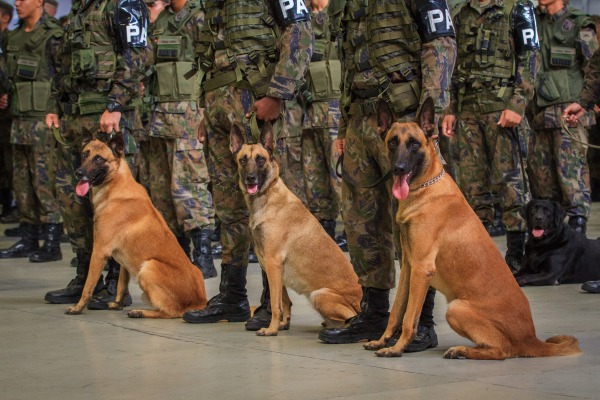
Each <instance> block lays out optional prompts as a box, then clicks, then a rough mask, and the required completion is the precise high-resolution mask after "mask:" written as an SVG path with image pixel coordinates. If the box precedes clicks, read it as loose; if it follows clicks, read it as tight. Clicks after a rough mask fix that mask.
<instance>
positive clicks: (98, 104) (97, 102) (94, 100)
mask: <svg viewBox="0 0 600 400" xmlns="http://www.w3.org/2000/svg"><path fill="white" fill-rule="evenodd" d="M106 99H107V97H106V96H105V95H103V94H99V93H93V92H84V93H82V94H80V95H79V97H78V99H77V104H78V105H79V114H81V115H86V114H102V113H103V112H104V110H106Z"/></svg>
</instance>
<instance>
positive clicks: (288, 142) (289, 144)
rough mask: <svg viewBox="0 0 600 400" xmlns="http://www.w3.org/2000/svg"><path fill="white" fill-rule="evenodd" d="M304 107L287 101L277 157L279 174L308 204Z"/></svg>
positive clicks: (305, 203)
mask: <svg viewBox="0 0 600 400" xmlns="http://www.w3.org/2000/svg"><path fill="white" fill-rule="evenodd" d="M301 123H302V108H301V107H300V105H299V104H298V102H296V101H288V102H286V109H285V124H284V126H283V129H282V130H281V132H280V133H279V135H278V138H277V147H276V151H275V157H276V159H277V162H278V163H279V176H280V177H281V179H283V182H284V183H285V185H286V186H287V187H288V189H290V190H291V191H292V193H294V194H295V195H296V196H297V197H298V198H299V199H300V200H301V201H302V203H303V204H304V205H305V206H306V205H307V199H306V191H305V185H304V177H303V169H302V163H303V158H302V157H303V156H302V128H301V126H300V125H301Z"/></svg>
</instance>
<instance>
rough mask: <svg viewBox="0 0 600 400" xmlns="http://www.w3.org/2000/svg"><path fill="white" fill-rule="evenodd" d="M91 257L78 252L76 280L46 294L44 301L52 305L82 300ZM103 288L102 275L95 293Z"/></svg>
mask: <svg viewBox="0 0 600 400" xmlns="http://www.w3.org/2000/svg"><path fill="white" fill-rule="evenodd" d="M90 256H91V255H90V254H87V253H85V252H83V251H77V275H76V276H75V279H72V280H71V282H69V284H68V285H67V287H66V288H64V289H59V290H53V291H51V292H48V293H46V296H45V297H44V300H46V301H47V302H48V303H52V304H75V303H77V302H78V301H79V299H80V298H81V293H82V292H83V286H84V285H85V280H86V278H87V274H88V270H89V268H90ZM103 286H104V280H103V279H102V275H100V278H99V279H98V283H96V287H95V289H94V293H97V292H98V291H99V290H100V289H102V287H103Z"/></svg>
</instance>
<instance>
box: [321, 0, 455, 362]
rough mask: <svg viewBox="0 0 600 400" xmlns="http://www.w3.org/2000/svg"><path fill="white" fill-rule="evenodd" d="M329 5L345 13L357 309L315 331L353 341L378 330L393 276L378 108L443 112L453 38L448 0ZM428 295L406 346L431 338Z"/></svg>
mask: <svg viewBox="0 0 600 400" xmlns="http://www.w3.org/2000/svg"><path fill="white" fill-rule="evenodd" d="M329 10H330V13H331V14H332V15H333V16H334V17H333V21H339V20H341V21H342V26H341V32H342V35H341V38H340V40H341V46H340V47H341V49H342V51H341V54H340V59H341V60H342V66H343V68H342V76H343V77H344V79H343V86H342V89H343V92H342V97H341V103H340V108H341V111H342V119H341V121H340V127H339V138H341V139H342V140H338V143H340V147H342V150H343V155H344V163H343V168H342V216H343V218H344V230H345V232H346V235H347V238H348V250H349V253H350V260H351V262H352V265H353V266H354V270H355V271H356V273H357V275H358V278H359V282H360V284H361V286H362V287H363V299H362V301H361V312H360V313H359V314H358V315H357V316H356V317H354V318H352V319H350V320H349V321H348V323H347V324H346V325H345V326H344V327H343V328H341V329H325V330H323V331H321V333H320V334H319V339H320V340H322V341H324V342H326V343H352V342H357V341H359V340H374V339H377V338H379V337H381V335H382V334H383V332H384V331H385V328H386V326H387V321H388V316H389V312H388V309H389V293H390V289H391V288H393V287H394V285H395V283H396V279H395V264H394V258H395V253H394V248H395V247H396V246H397V245H399V243H400V239H399V234H398V231H399V229H398V226H397V224H396V222H395V212H394V210H395V209H396V207H397V201H396V200H395V199H394V198H393V196H392V174H391V166H390V161H389V160H388V158H387V151H386V147H385V143H384V135H382V134H381V133H380V132H379V130H378V114H379V112H380V111H383V110H386V111H387V112H389V113H391V114H392V115H393V117H394V120H396V121H413V120H414V119H415V117H416V112H417V110H418V108H419V106H420V105H421V104H423V102H424V101H425V100H426V99H427V97H431V98H432V99H433V100H434V102H435V105H436V111H437V112H438V113H441V112H442V111H443V110H444V109H445V108H446V107H447V105H448V102H449V93H448V89H449V87H448V85H449V83H450V76H451V74H452V69H453V67H454V59H455V57H456V43H455V40H454V29H453V27H452V20H451V18H450V11H449V9H448V5H447V3H446V0H375V1H364V0H352V1H347V2H342V1H340V2H332V3H331V4H330V5H329ZM336 26H337V24H336V23H332V27H333V29H335V27H336ZM398 250H400V249H398ZM434 297H435V291H434V290H433V289H431V290H430V291H429V292H428V294H427V296H426V299H425V303H424V304H423V311H422V313H421V319H420V321H419V327H418V329H417V336H416V338H415V340H414V341H413V342H412V343H410V344H409V346H408V349H407V350H406V351H413V352H414V351H423V350H426V349H427V348H431V347H435V346H437V336H436V333H435V330H434V323H433V303H434Z"/></svg>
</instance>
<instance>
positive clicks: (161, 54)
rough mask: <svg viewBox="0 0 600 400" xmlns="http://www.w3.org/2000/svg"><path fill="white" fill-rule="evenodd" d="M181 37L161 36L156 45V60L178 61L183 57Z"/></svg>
mask: <svg viewBox="0 0 600 400" xmlns="http://www.w3.org/2000/svg"><path fill="white" fill-rule="evenodd" d="M182 48H183V46H182V43H181V36H161V37H159V38H158V41H157V43H156V58H157V59H159V60H178V59H179V58H180V57H181V49H182Z"/></svg>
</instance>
